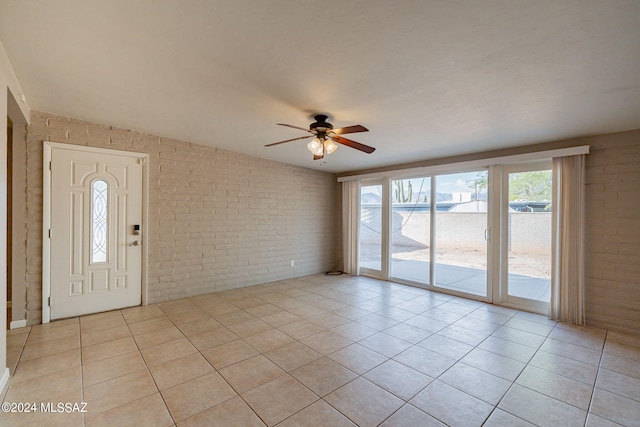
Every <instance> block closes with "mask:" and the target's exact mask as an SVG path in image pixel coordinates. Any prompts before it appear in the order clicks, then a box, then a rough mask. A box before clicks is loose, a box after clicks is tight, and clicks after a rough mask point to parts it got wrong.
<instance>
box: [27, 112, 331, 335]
mask: <svg viewBox="0 0 640 427" xmlns="http://www.w3.org/2000/svg"><path fill="white" fill-rule="evenodd" d="M46 140H49V141H56V142H63V143H68V144H76V145H86V146H90V147H100V148H110V149H116V150H125V151H135V152H141V153H148V154H149V218H148V220H149V224H148V225H149V235H148V236H147V240H146V242H147V244H148V251H149V252H148V253H149V259H148V270H149V276H148V302H149V303H156V302H159V301H166V300H171V299H176V298H182V297H188V296H193V295H199V294H203V293H209V292H214V291H219V290H224V289H231V288H238V287H243V286H250V285H255V284H260V283H267V282H272V281H277V280H281V279H287V278H292V277H300V276H306V275H309V274H315V273H320V272H324V271H327V270H329V269H331V268H333V267H335V264H336V262H337V259H336V241H337V240H338V236H337V230H338V221H337V215H336V211H337V209H338V207H337V206H336V203H337V197H336V177H335V175H333V174H330V173H325V172H318V171H314V170H310V169H305V168H301V167H296V166H291V165H287V164H284V163H278V162H274V161H268V160H263V159H259V158H257V157H253V156H248V155H244V154H238V153H234V152H230V151H226V150H221V149H216V148H212V147H207V146H202V145H196V144H192V143H189V142H185V141H177V140H173V139H168V138H162V137H158V136H153V135H149V134H145V133H141V132H137V131H132V130H125V129H118V128H112V127H110V126H106V125H101V124H95V123H89V122H84V121H80V120H75V119H69V118H65V117H60V116H55V115H51V114H46V113H41V112H36V111H33V112H32V116H31V125H30V126H29V127H28V131H27V142H26V143H27V151H26V157H27V158H26V159H24V160H25V162H26V164H27V171H28V172H27V176H26V180H27V194H26V195H25V197H26V199H27V214H26V217H25V227H26V228H27V243H26V245H27V247H26V258H27V267H26V270H27V271H26V272H25V274H26V280H27V320H28V323H29V324H36V323H39V322H41V300H42V279H41V276H42V194H43V192H42V178H43V170H42V159H43V141H46ZM292 259H293V260H295V267H291V266H290V260H292Z"/></svg>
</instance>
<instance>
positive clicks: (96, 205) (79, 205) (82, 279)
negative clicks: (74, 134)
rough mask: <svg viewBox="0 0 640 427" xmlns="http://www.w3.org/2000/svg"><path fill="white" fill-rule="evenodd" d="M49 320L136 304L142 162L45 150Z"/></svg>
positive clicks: (117, 156) (107, 152)
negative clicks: (48, 170) (48, 209)
mask: <svg viewBox="0 0 640 427" xmlns="http://www.w3.org/2000/svg"><path fill="white" fill-rule="evenodd" d="M50 166H51V187H50V206H51V212H50V215H51V227H50V228H51V233H50V236H51V237H50V248H51V249H50V264H49V265H50V289H51V300H50V318H51V319H52V320H53V319H60V318H65V317H71V316H79V315H84V314H89V313H97V312H101V311H107V310H113V309H117V308H123V307H130V306H135V305H140V304H141V295H142V292H141V283H142V229H143V228H142V194H143V189H142V185H143V179H142V176H143V172H142V159H140V158H139V156H138V158H136V157H135V156H134V157H131V156H130V155H128V154H127V153H120V152H117V151H115V150H100V152H91V151H84V150H76V149H74V148H73V147H70V148H60V146H59V145H58V146H56V147H53V148H52V149H51V165H50Z"/></svg>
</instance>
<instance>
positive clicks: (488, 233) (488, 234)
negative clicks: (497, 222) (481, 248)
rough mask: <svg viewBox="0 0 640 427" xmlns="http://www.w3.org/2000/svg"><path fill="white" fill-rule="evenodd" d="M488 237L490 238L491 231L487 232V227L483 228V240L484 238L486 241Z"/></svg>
mask: <svg viewBox="0 0 640 427" xmlns="http://www.w3.org/2000/svg"><path fill="white" fill-rule="evenodd" d="M490 238H491V233H490V232H489V229H488V228H485V229H484V240H486V241H487V242H488V241H489V239H490Z"/></svg>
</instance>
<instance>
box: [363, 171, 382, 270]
mask: <svg viewBox="0 0 640 427" xmlns="http://www.w3.org/2000/svg"><path fill="white" fill-rule="evenodd" d="M382 201H383V190H382V183H372V184H368V185H367V184H364V183H363V184H362V186H361V187H360V273H362V274H365V275H370V276H374V277H381V275H382V252H383V251H382V241H383V239H382V232H383V226H382V217H383V215H382V205H383V203H382Z"/></svg>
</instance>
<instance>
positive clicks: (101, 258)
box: [91, 179, 109, 263]
mask: <svg viewBox="0 0 640 427" xmlns="http://www.w3.org/2000/svg"><path fill="white" fill-rule="evenodd" d="M108 212H109V185H108V184H107V182H106V181H104V180H101V179H97V180H95V181H93V182H92V183H91V262H92V263H97V262H106V261H107V247H108V230H107V221H108V215H109V213H108Z"/></svg>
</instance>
